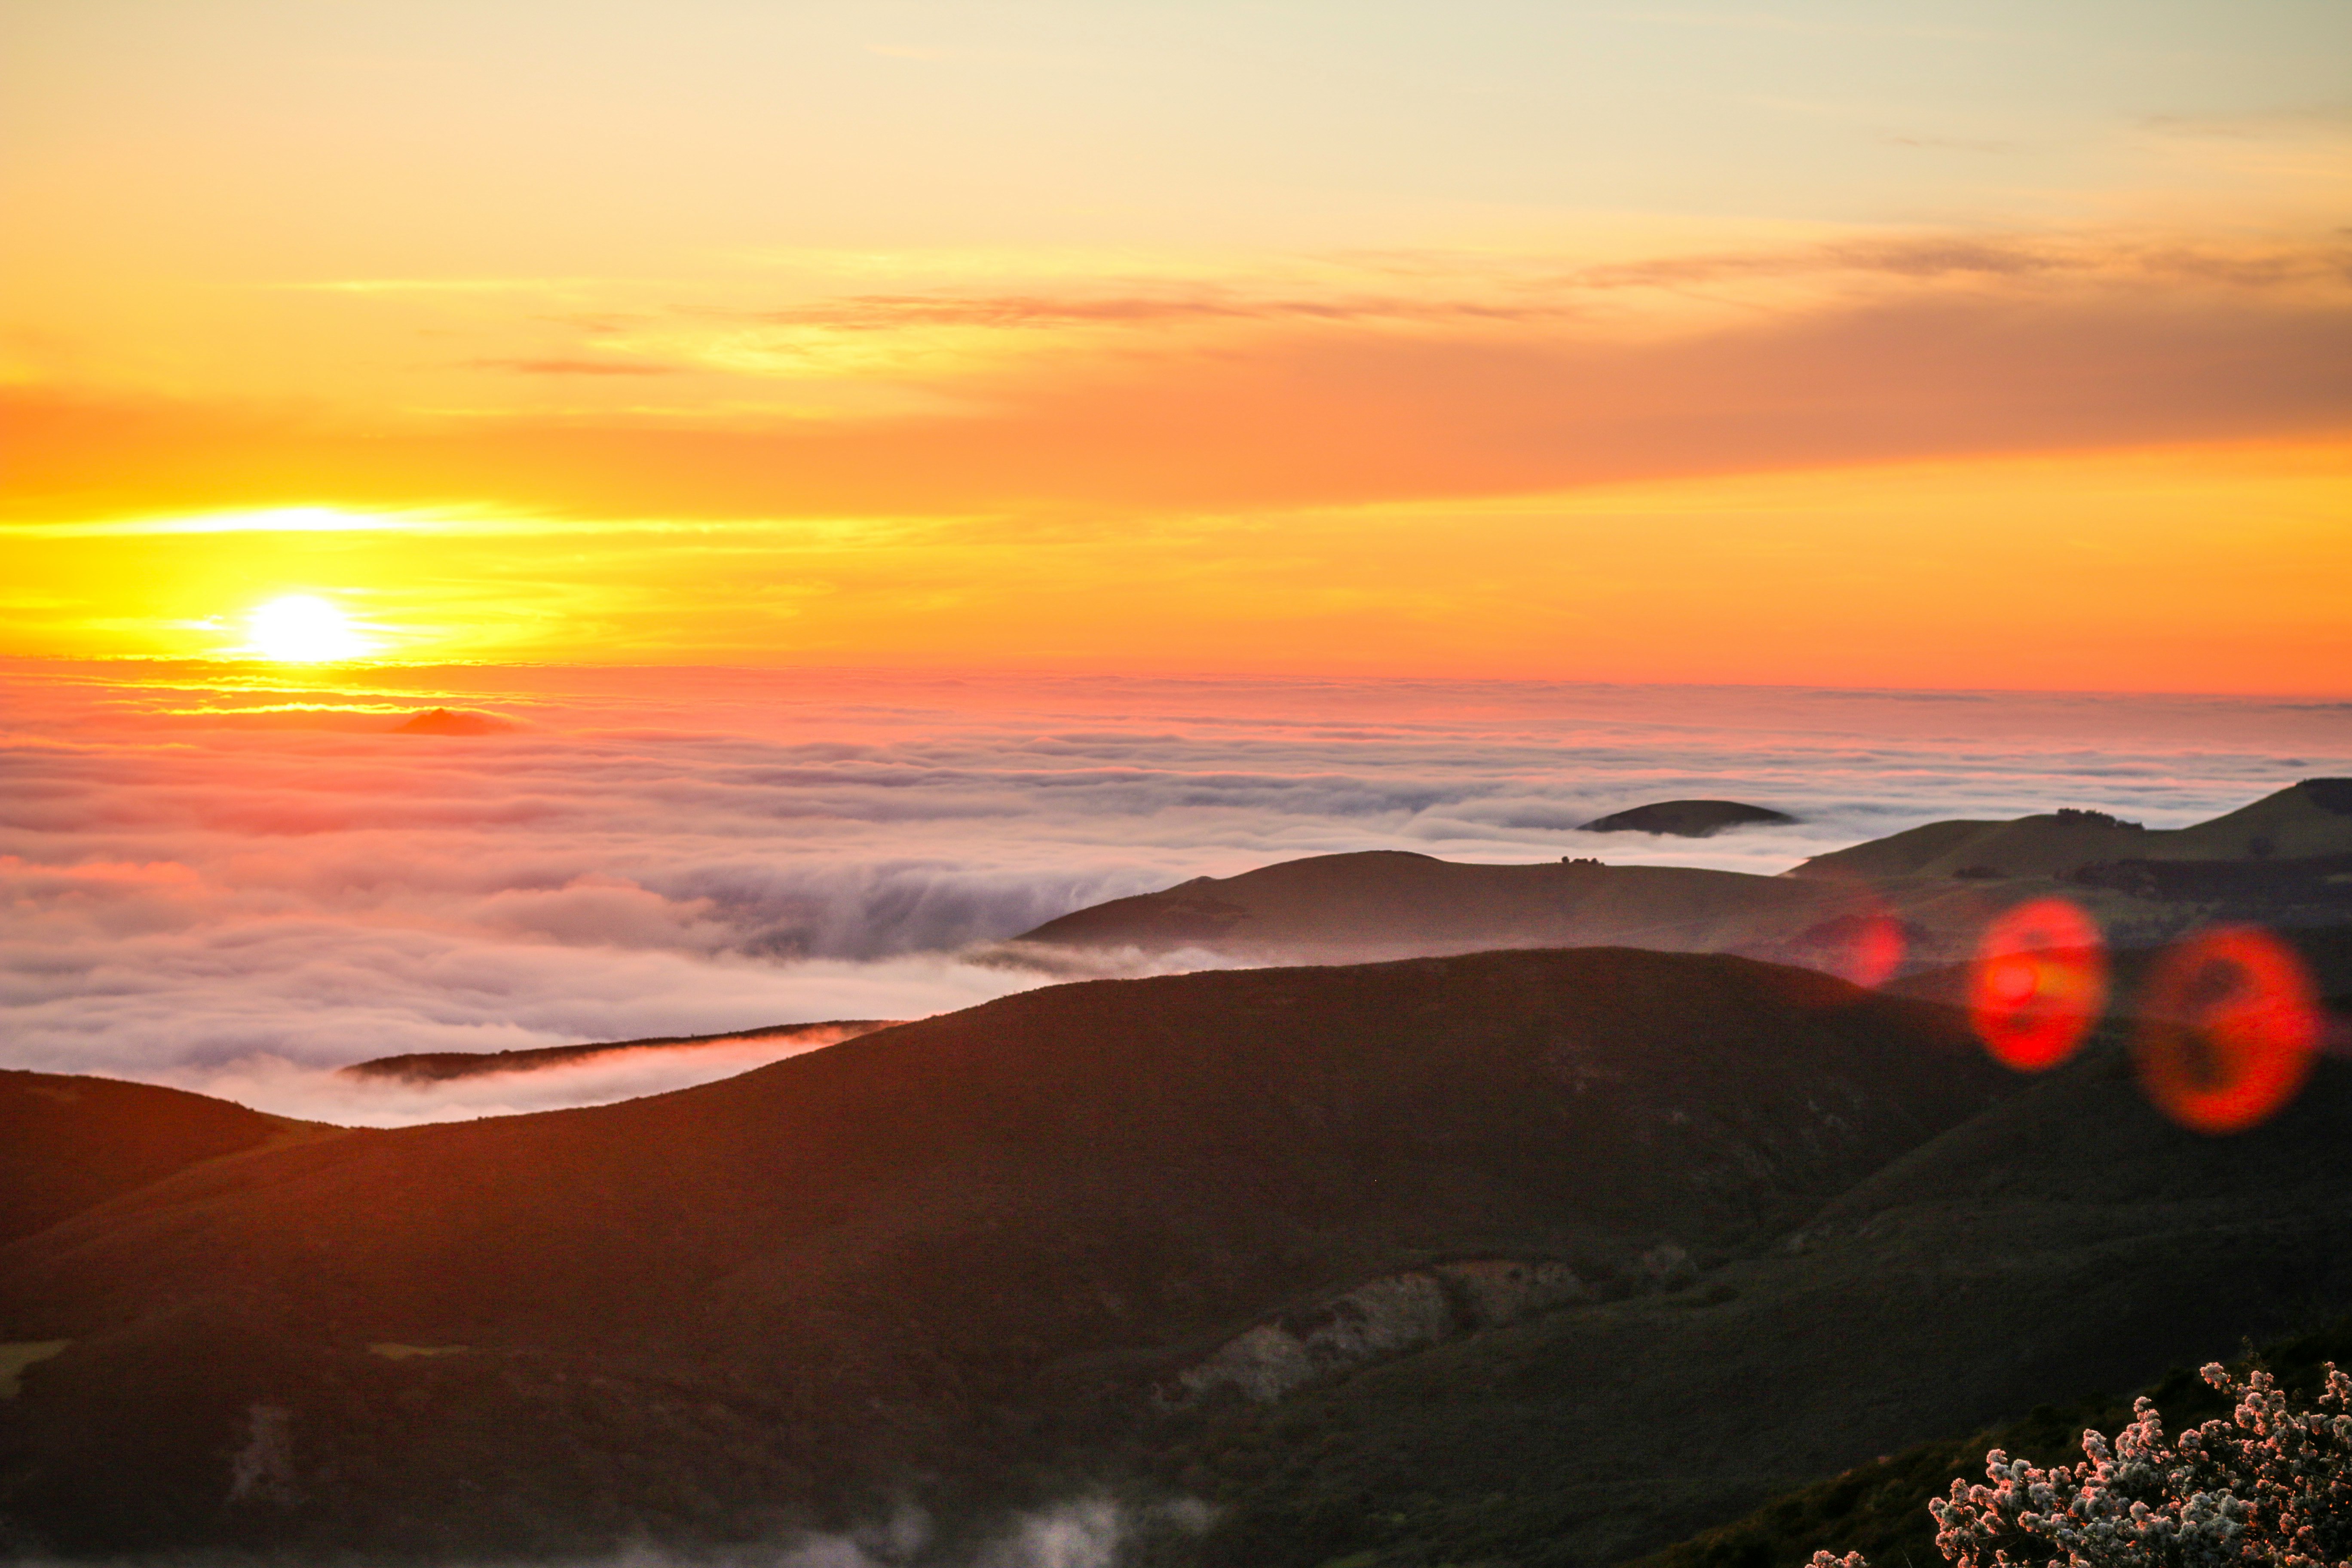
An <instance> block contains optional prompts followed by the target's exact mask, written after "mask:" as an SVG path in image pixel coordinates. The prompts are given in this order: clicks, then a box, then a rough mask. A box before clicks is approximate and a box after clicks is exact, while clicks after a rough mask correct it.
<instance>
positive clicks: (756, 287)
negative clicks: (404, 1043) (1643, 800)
mask: <svg viewBox="0 0 2352 1568" xmlns="http://www.w3.org/2000/svg"><path fill="white" fill-rule="evenodd" d="M0 29H5V37H0V46H5V47H0V62H5V63H4V64H0V70H5V80H0V205H5V210H6V211H7V213H8V214H9V220H8V226H9V231H10V238H9V241H8V243H7V245H6V247H5V261H0V265H5V297H0V397H5V405H6V406H5V424H6V426H7V437H6V439H7V460H6V468H5V480H4V481H0V484H5V489H0V552H5V560H6V563H7V568H8V569H7V571H6V572H5V574H0V611H5V613H0V628H4V629H0V637H5V640H4V641H0V654H7V655H13V656H65V657H71V658H107V657H113V656H125V655H130V656H156V655H162V656H169V657H173V658H212V657H221V656H226V657H232V658H235V657H244V656H250V655H256V654H257V653H259V652H262V651H267V648H266V645H264V644H262V643H258V642H257V640H256V637H257V633H256V631H255V627H254V623H253V620H252V617H253V616H254V614H255V613H256V612H257V610H259V609H261V608H262V607H263V606H265V605H269V604H271V603H272V602H273V601H277V600H279V599H282V598H284V597H285V596H287V595H308V596H310V597H312V598H316V599H318V600H320V601H321V602H323V603H324V604H326V605H330V606H332V607H333V608H334V609H336V610H339V611H340V612H341V614H342V615H343V616H346V617H348V619H349V620H350V622H351V623H352V633H353V636H354V637H356V638H357V639H358V640H357V642H356V643H355V644H354V645H352V646H354V647H361V648H363V649H364V650H365V651H367V652H369V653H371V654H372V655H373V656H374V657H377V658H383V659H386V660H392V661H423V662H432V663H439V662H447V661H465V660H488V661H500V660H516V661H530V662H535V663H542V664H544V663H625V664H656V665H661V664H698V665H709V664H726V663H733V664H767V665H793V666H826V665H841V666H849V665H855V666H863V667H904V668H929V669H939V668H966V667H970V668H1031V669H1043V670H1065V671H1072V672H1079V673H1106V672H1119V671H1127V672H1134V673H1139V674H1148V673H1154V672H1183V671H1197V672H1258V673H1265V674H1278V675H1304V674H1315V673H1329V674H1334V675H1346V676H1349V677H1367V676H1384V675H1406V674H1411V675H1420V676H1429V677H1433V678H1449V679H1548V680H1574V679H1588V680H1611V681H1706V682H1733V683H1743V682H1761V683H1772V682H1784V681H1787V682H1806V683H1815V684H1828V685H1868V686H1875V687H1922V688H1948V687H1968V688H2027V689H2070V690H2099V689H2117V690H2173V691H2186V692H2223V693H2226V692H2257V691H2259V692H2275V693H2289V694H2296V693H2300V694H2325V695H2341V694H2345V693H2347V691H2352V441H2347V430H2352V230H2347V223H2352V95H2347V90H2346V80H2347V75H2346V65H2347V60H2352V6H2347V5H2344V4H2342V3H2341V0H2229V3H2227V4H2223V3H2220V0H2202V3H2196V4H2189V3H2179V0H2067V3H2065V4H2062V5H2050V4H2048V3H2046V0H2044V3H2042V4H2032V5H2027V4H2021V3H2006V0H1969V3H1967V4H1960V3H1958V0H1949V3H1940V0H1939V3H1907V4H1906V3H1896V0H1866V3H1865V0H1850V3H1835V0H1777V3H1768V4H1764V5H1756V6H1748V5H1725V6H1709V5H1644V4H1639V3H1635V4H1624V5H1619V4H1608V5H1601V4H1580V3H1571V0H1540V3H1537V0H1528V3H1503V0H1456V3H1454V4H1450V5H1434V4H1381V3H1368V0H1356V3H1353V4H1346V5H1341V4H1337V3H1307V0H1300V3H1296V4H1225V3H1216V0H1187V3H1184V4H1160V5H1150V4H1136V3H1131V0H1086V3H1085V4H1076V3H1066V4H1065V3H1053V0H1037V3H1029V4H975V5H951V4H915V3H908V4H884V3H862V4H828V3H823V0H807V3H799V0H668V3H666V4H662V5H649V4H628V3H620V0H562V3H560V4H559V3H556V0H536V3H524V0H343V3H335V4H322V3H320V0H0Z"/></svg>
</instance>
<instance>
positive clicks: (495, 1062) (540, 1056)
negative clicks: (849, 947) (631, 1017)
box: [340, 1018, 897, 1083]
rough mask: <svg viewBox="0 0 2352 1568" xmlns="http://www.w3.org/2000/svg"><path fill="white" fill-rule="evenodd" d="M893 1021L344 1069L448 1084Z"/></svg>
mask: <svg viewBox="0 0 2352 1568" xmlns="http://www.w3.org/2000/svg"><path fill="white" fill-rule="evenodd" d="M894 1022H897V1020H895V1019H888V1018H834V1019H830V1020H827V1021H825V1022H824V1023H817V1024H776V1025H773V1026H770V1027H768V1028H764V1029H736V1030H732V1031H730V1032H729V1033H726V1034H719V1035H664V1036H660V1037H656V1038H652V1039H644V1040H614V1041H610V1042H608V1043H605V1044H601V1045H582V1046H541V1047H535V1048H532V1049H528V1050H518V1051H415V1052H411V1053H409V1054H408V1055H406V1056H397V1057H376V1058H373V1059H371V1060H368V1061H363V1062H354V1063H352V1065H351V1066H350V1067H347V1068H341V1069H340V1070H341V1072H342V1073H343V1074H344V1075H346V1076H348V1077H351V1078H362V1079H397V1080H398V1081H400V1082H403V1083H445V1082H447V1081H448V1080H449V1079H460V1078H478V1077H480V1076H481V1075H483V1074H485V1073H499V1072H537V1071H540V1070H541V1069H543V1068H554V1067H576V1066H578V1065H579V1064H580V1063H583V1062H586V1061H593V1060H594V1059H596V1058H600V1057H610V1056H618V1055H621V1054H623V1053H625V1052H638V1051H692V1050H695V1049H697V1048H698V1047H705V1046H732V1045H749V1044H752V1043H755V1042H757V1041H761V1040H775V1041H785V1040H800V1041H806V1042H808V1043H810V1044H813V1045H831V1044H833V1043H835V1041H839V1040H847V1039H854V1038H856V1037H857V1036H859V1035H867V1034H871V1033H873V1032H874V1031H875V1030H877V1029H885V1028H888V1027H889V1026H891V1025H892V1024H893V1023H894Z"/></svg>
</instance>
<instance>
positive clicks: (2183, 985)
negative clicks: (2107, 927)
mask: <svg viewBox="0 0 2352 1568" xmlns="http://www.w3.org/2000/svg"><path fill="white" fill-rule="evenodd" d="M2143 1011H2144V1012H2145V1013H2146V1015H2147V1020H2146V1022H2145V1023H2144V1024H2142V1026H2141V1027H2140V1033H2139V1040H2138V1043H2137V1056H2138V1059H2139V1081H2140V1087H2141V1088H2142V1089H2145V1090H2146V1091H2147V1097H2148V1099H2150V1100H2154V1101H2155V1102H2156V1106H2157V1109H2158V1110H2161V1111H2163V1112H2164V1113H2165V1114H2166V1115H2167V1116H2169V1117H2171V1118H2172V1120H2174V1121H2178V1122H2179V1123H2180V1124H2181V1125H2182V1126H2183V1127H2188V1128H2192V1129H2194V1130H2195V1131H2199V1132H2217V1133H2218V1132H2242V1131H2245V1130H2246V1129H2247V1128H2249V1127H2253V1126H2256V1125H2258V1124H2260V1123H2261V1122H2263V1121H2267V1120H2269V1118H2270V1117H2271V1116H2272V1115H2273V1113H2275V1112H2276V1111H2277V1110H2279V1109H2280V1108H2281V1107H2283V1106H2284V1105H2285V1104H2286V1103H2287V1101H2289V1100H2293V1099H2294V1097H2295V1093H2296V1091H2297V1090H2299V1089H2302V1088H2303V1083H2304V1079H2306V1078H2308V1077H2310V1076H2311V1063H2312V1058H2313V1057H2315V1055H2317V1053H2318V1050H2319V1037H2320V1015H2319V1000H2318V996H2317V994H2316V993H2315V991H2314V990H2313V987H2312V984H2311V977H2310V975H2308V974H2307V973H2305V971H2304V967H2303V961H2302V960H2301V959H2300V958H2297V957H2296V956H2295V953H2294V949H2293V948H2291V947H2289V946H2287V945H2286V944H2285V943H2284V942H2281V941H2279V940H2278V938H2276V937H2274V936H2273V935H2271V934H2270V933H2269V932H2268V931H2262V930H2260V929H2258V928H2256V927H2253V926H2231V927H2226V928H2224V929H2222V930H2221V931H2207V932H2206V933H2205V934H2203V935H2202V936H2197V937H2192V938H2190V939H2189V941H2187V942H2182V943H2181V944H2180V945H2179V946H2178V947H2175V948H2173V949H2172V950H2171V951H2169V952H2167V953H2166V954H2165V955H2164V957H2163V958H2162V959H2161V960H2159V961H2158V964H2157V970H2156V973H2155V974H2154V976H2152V977H2151V979H2150V980H2149V983H2148V991H2147V998H2146V1000H2145V1002H2144V1004H2143Z"/></svg>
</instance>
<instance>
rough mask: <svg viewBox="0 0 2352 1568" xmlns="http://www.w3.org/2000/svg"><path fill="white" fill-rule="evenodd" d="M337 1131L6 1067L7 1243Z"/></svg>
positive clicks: (170, 1094) (177, 1096)
mask: <svg viewBox="0 0 2352 1568" xmlns="http://www.w3.org/2000/svg"><path fill="white" fill-rule="evenodd" d="M330 1131H331V1130H330V1129H327V1128H322V1127H315V1126H312V1125H311V1124H310V1123H307V1122H299V1121H289V1120H288V1119H287V1118H285V1117H282V1116H266V1115H264V1114H262V1113H261V1112H260V1111H257V1110H247V1109H246V1108H245V1107H243V1106H241V1105H231V1104H229V1103H227V1102H226V1100H213V1099H210V1098H208V1097H206V1096H205V1095H201V1094H189V1093H187V1092H185V1091H184V1090H181V1089H158V1088H155V1087H154V1086H152V1085H150V1084H143V1083H118V1082H116V1081H115V1080H113V1079H102V1078H80V1077H70V1076H67V1075H64V1074H58V1073H41V1072H19V1071H14V1070H0V1242H7V1241H14V1240H16V1238H17V1237H26V1236H30V1235H32V1234H33V1233H35V1232H36V1231H39V1230H45V1229H47V1227H48V1226H53V1225H55V1224H57V1223H58V1221H60V1220H63V1219H66V1218H68V1216H70V1215H76V1214H79V1213H80V1212H81V1211H83V1210H84V1209H88V1208H91V1207H93V1206H95V1205H99V1204H101V1203H104V1202H105V1201H106V1200H108V1199H109V1198H112V1197H117V1196H120V1195H121V1194H124V1193H128V1192H131V1191H133V1190H135V1189H137V1188H140V1187H143V1186H145V1185H147V1184H150V1183H152V1182H155V1181H159V1180H161V1179H162V1178H163V1177H165V1176H168V1175H171V1174H172V1173H174V1172H176V1171H181V1170H184V1169H185V1168H187V1167H188V1166H190V1165H194V1164H197V1163H202V1162H204V1161H206V1160H216V1159H219V1158H220V1157H222V1156H223V1155H226V1154H235V1153H239V1152H244V1151H247V1150H250V1149H257V1148H260V1147H262V1146H263V1145H265V1144H268V1143H272V1142H291V1141H295V1140H298V1139H301V1138H306V1137H311V1136H323V1135H326V1134H327V1133H329V1132H330Z"/></svg>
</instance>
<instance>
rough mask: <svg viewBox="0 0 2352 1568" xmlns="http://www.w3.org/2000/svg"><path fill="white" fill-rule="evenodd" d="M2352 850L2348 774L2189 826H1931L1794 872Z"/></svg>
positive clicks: (2090, 821) (2117, 822)
mask: <svg viewBox="0 0 2352 1568" xmlns="http://www.w3.org/2000/svg"><path fill="white" fill-rule="evenodd" d="M2336 855H2352V779H2305V780H2304V781H2303V782H2302V783H2300V784H2290V785H2288V786H2287V787H2286V788H2285V789H2283V790H2280V791H2278V792H2277V793H2275V794H2273V795H2264V796H2263V798H2262V799H2260V800H2258V801H2255V802H2254V803H2253V804H2252V805H2244V806H2241V807H2239V808H2238V809H2237V810H2236V811H2233V812H2231V813H2229V814H2227V815H2226V816H2217V817H2215V818H2213V819H2212V820H2211V821H2210V822H2200V823H2197V824H2195V825H2194V826H2189V827H2181V828H2172V829H2162V828H2148V827H2143V826H2140V825H2139V824H2138V823H2136V822H2126V821H2123V820H2121V819H2119V818H2117V817H2115V816H2109V815H2107V814H2106V813H2105V812H2100V811H2082V810H2077V811H2059V812H2053V813H2046V814H2043V815H2041V816H2021V817H2017V818H2015V819H2013V820H2011V821H2008V822H1932V823H1929V824H1927V826H1923V827H1914V828H1911V829H1909V830H1908V831H1906V832H1903V833H1897V834H1894V835H1892V836H1890V837H1885V838H1875V839H1873V840H1871V841H1870V842H1869V843H1867V844H1857V845H1855V846H1853V847H1852V848H1849V849H1840V850H1836V851H1834V852H1833V853H1831V854H1828V855H1816V856H1814V857H1813V858H1811V859H1810V860H1807V861H1806V862H1805V863H1804V864H1803V865H1801V866H1798V867H1796V868H1794V869H1792V870H1790V872H1788V873H1787V875H1789V876H1790V877H1822V876H1828V877H1949V876H1956V875H1991V876H2001V877H2063V876H2068V875H2071V874H2073V873H2074V872H2077V871H2079V870H2081V869H2082V868H2084V867H2088V866H2095V865H2099V864H2102V863H2104V862H2109V861H2134V860H2138V861H2145V860H2163V861H2169V860H2204V861H2213V860H2238V861H2260V860H2297V859H2305V858H2313V857H2320V856H2336Z"/></svg>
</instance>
